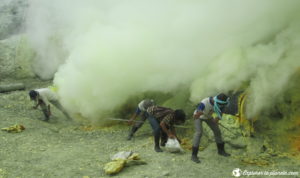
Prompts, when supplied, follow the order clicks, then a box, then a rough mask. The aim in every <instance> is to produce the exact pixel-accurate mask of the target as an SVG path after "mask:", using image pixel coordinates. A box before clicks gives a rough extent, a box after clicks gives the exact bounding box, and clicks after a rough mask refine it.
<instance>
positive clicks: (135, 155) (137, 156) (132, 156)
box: [127, 153, 141, 160]
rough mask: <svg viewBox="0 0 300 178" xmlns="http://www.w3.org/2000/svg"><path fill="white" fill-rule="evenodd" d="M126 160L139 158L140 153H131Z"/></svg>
mask: <svg viewBox="0 0 300 178" xmlns="http://www.w3.org/2000/svg"><path fill="white" fill-rule="evenodd" d="M127 159H128V160H140V159H141V158H140V155H139V154H138V153H133V154H132V155H131V156H129V157H128V158H127Z"/></svg>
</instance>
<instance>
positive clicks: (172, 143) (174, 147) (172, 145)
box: [166, 138, 183, 153]
mask: <svg viewBox="0 0 300 178" xmlns="http://www.w3.org/2000/svg"><path fill="white" fill-rule="evenodd" d="M166 150H167V151H169V152H171V153H177V152H181V151H183V150H182V148H181V146H180V144H179V142H178V140H177V139H176V138H175V139H172V138H169V139H168V141H167V143H166Z"/></svg>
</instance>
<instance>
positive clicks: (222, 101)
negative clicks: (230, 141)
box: [191, 93, 230, 163]
mask: <svg viewBox="0 0 300 178" xmlns="http://www.w3.org/2000/svg"><path fill="white" fill-rule="evenodd" d="M228 103H229V98H228V97H227V96H226V95H225V94H223V93H221V94H219V95H217V96H215V97H208V98H205V99H203V100H202V101H201V102H200V103H199V105H198V107H197V109H196V110H195V111H194V115H193V117H194V121H195V129H196V132H195V135H194V139H193V147H192V157H191V159H192V161H194V162H196V163H200V160H199V158H198V157H197V154H198V150H199V145H200V139H201V136H202V132H203V128H202V122H205V123H206V124H207V125H208V126H209V127H210V129H211V130H212V131H213V133H214V136H215V141H216V144H217V148H218V154H219V155H222V156H226V157H227V156H230V154H228V153H226V152H225V150H224V142H223V140H222V136H221V131H220V128H219V126H218V122H219V120H220V119H222V112H223V110H224V108H225V106H226V105H227V104H228ZM213 113H216V115H217V117H216V118H213V116H212V114H213Z"/></svg>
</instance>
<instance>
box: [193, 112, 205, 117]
mask: <svg viewBox="0 0 300 178" xmlns="http://www.w3.org/2000/svg"><path fill="white" fill-rule="evenodd" d="M201 115H203V112H201V111H198V110H197V111H195V113H194V115H193V118H194V119H199V118H200V116H201Z"/></svg>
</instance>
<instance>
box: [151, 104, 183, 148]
mask: <svg viewBox="0 0 300 178" xmlns="http://www.w3.org/2000/svg"><path fill="white" fill-rule="evenodd" d="M147 112H148V114H149V117H148V120H149V122H150V124H151V127H152V130H153V135H154V144H155V146H154V150H155V151H156V152H162V150H161V148H160V146H159V141H160V138H161V146H165V144H166V142H167V138H168V137H169V138H177V139H178V141H179V142H180V139H179V138H178V137H177V135H176V131H175V128H174V124H176V125H180V124H183V123H184V122H185V113H184V111H183V110H181V109H177V110H172V109H170V108H165V107H160V106H151V107H149V108H148V109H147Z"/></svg>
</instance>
